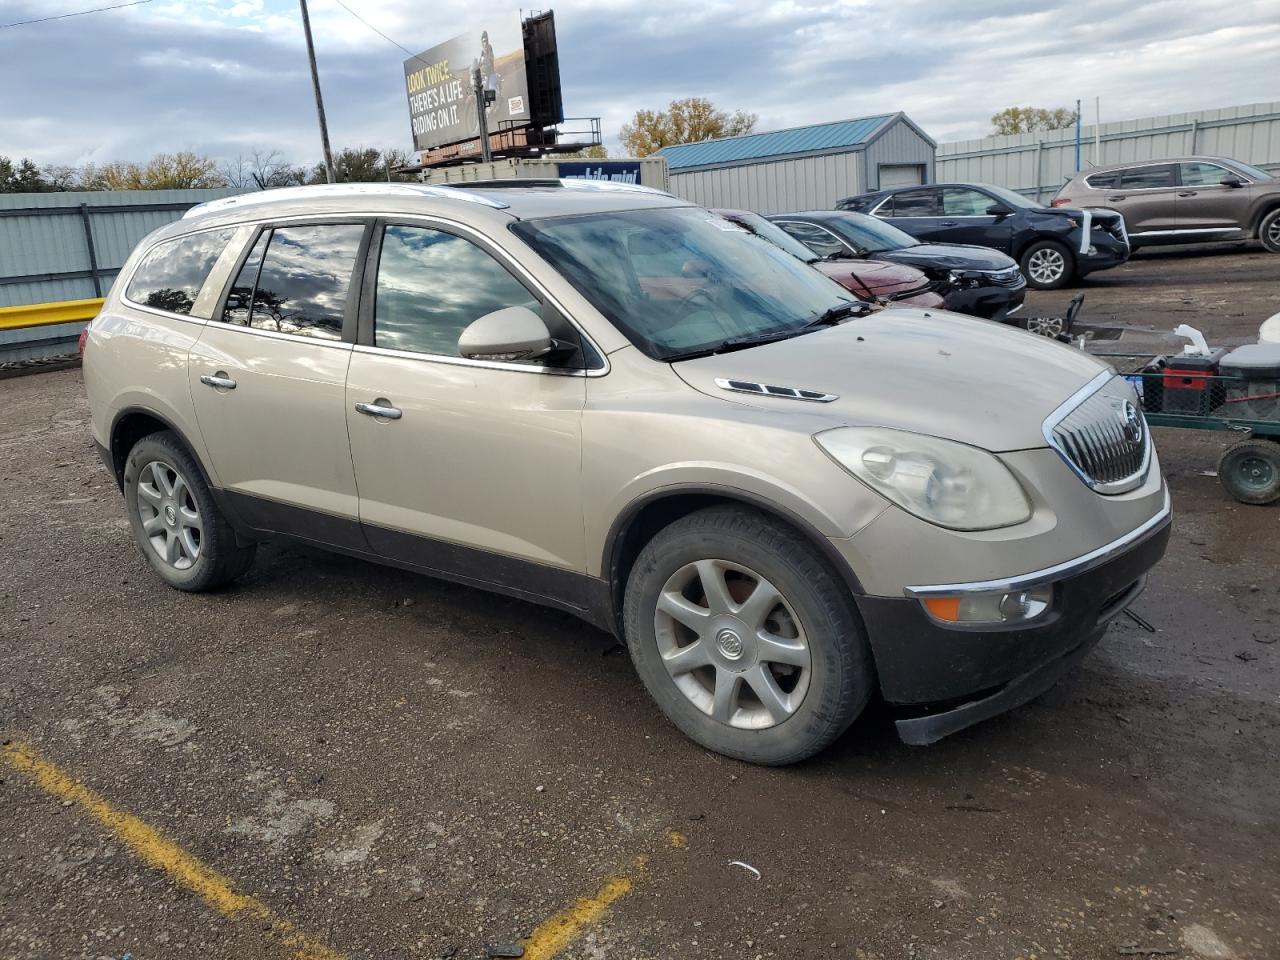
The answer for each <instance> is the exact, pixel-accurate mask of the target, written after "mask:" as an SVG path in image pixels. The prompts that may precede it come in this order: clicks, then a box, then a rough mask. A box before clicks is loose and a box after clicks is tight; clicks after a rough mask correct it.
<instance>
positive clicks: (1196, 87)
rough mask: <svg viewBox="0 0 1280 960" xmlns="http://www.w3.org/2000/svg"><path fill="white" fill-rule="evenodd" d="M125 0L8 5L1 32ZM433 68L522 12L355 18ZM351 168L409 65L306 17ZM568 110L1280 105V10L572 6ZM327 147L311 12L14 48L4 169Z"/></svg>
mask: <svg viewBox="0 0 1280 960" xmlns="http://www.w3.org/2000/svg"><path fill="white" fill-rule="evenodd" d="M118 2H121V0H0V24H8V23H11V22H13V21H18V20H25V19H28V18H34V17H43V16H51V15H55V14H60V13H70V12H73V11H76V10H83V9H86V8H88V7H94V6H104V5H107V4H111V3H118ZM345 2H346V3H347V5H348V6H349V7H351V8H352V9H353V10H355V11H357V12H358V13H359V14H360V15H361V16H362V17H364V18H365V19H366V20H368V21H369V22H371V23H372V24H374V25H375V26H376V27H378V28H379V29H380V30H382V31H383V32H384V33H386V34H387V35H389V36H390V37H392V38H394V39H395V40H396V41H398V42H399V43H401V44H403V45H404V46H406V47H408V48H409V49H411V50H414V51H415V52H416V51H419V50H424V49H426V48H427V47H429V46H431V45H433V44H435V43H438V42H440V41H442V40H445V39H447V38H448V37H450V36H452V35H453V34H456V33H460V32H461V31H462V29H463V28H464V27H465V26H466V25H468V24H471V23H477V22H479V23H481V24H483V23H484V22H485V20H486V18H488V17H495V18H497V17H503V16H506V17H511V16H513V15H514V13H515V9H516V8H515V7H513V6H512V5H511V4H510V3H506V2H494V0H433V2H426V0H345ZM310 5H311V15H312V20H313V28H314V30H315V33H316V44H317V49H318V58H319V62H320V70H321V82H322V84H323V87H324V96H325V102H326V107H327V108H328V113H329V128H330V134H331V137H332V139H333V142H334V145H335V147H340V146H354V145H371V146H380V147H401V148H408V147H409V146H410V137H409V124H408V109H407V106H406V103H405V93H404V88H403V79H404V78H403V70H402V66H401V63H402V61H403V60H404V55H403V54H402V53H401V52H400V51H399V50H397V49H396V48H395V47H394V46H392V45H391V44H390V43H388V42H387V41H386V40H384V39H383V38H381V37H379V36H378V35H377V34H376V33H374V32H372V31H371V30H370V29H369V28H367V27H366V26H364V25H363V24H362V23H360V22H359V21H358V20H356V19H355V18H353V17H352V16H351V14H349V13H348V12H347V11H345V10H344V9H343V8H342V7H341V6H340V5H339V4H338V3H336V2H335V0H310ZM553 8H554V9H555V12H556V23H557V33H558V37H559V41H560V63H561V76H562V78H563V83H564V94H565V96H564V99H565V109H566V112H567V113H568V114H569V115H570V116H601V117H602V118H603V122H604V129H605V132H606V142H608V141H614V143H615V145H616V136H617V130H618V127H619V126H620V125H621V124H622V123H623V122H624V121H625V120H626V119H628V118H629V117H630V116H631V115H632V114H633V113H634V112H635V110H637V109H639V108H645V107H660V106H663V105H665V104H666V103H667V102H669V101H670V100H672V99H674V98H677V97H685V96H691V95H700V96H706V97H709V98H711V99H712V100H713V101H715V103H716V104H718V105H719V106H721V107H723V108H726V109H729V110H735V109H745V110H749V111H752V112H754V113H757V114H759V117H760V123H759V127H758V129H762V130H768V129H776V128H779V127H786V126H794V125H797V124H802V123H812V122H817V121H823V120H833V119H841V118H846V117H855V116H865V115H868V114H875V113H883V112H889V111H894V110H905V111H906V112H907V114H908V115H910V116H911V117H912V118H913V119H914V120H916V121H917V122H918V123H919V124H920V125H921V126H923V127H924V129H925V130H926V131H928V132H929V133H930V134H932V135H933V137H934V138H935V139H937V140H954V139H959V138H964V137H976V136H982V135H984V134H986V133H987V132H988V118H989V117H990V115H991V114H992V113H993V112H995V111H996V110H998V109H1000V108H1002V107H1005V106H1008V105H1011V104H1031V105H1037V106H1066V105H1070V104H1073V103H1074V101H1075V100H1076V98H1077V97H1078V98H1081V99H1082V100H1084V101H1085V104H1086V109H1085V118H1086V121H1088V120H1091V119H1092V116H1093V98H1094V97H1095V96H1100V97H1101V98H1102V118H1103V120H1104V121H1106V120H1119V119H1124V118H1129V117H1141V116H1147V115H1151V114H1161V113H1175V112H1179V111H1185V110H1195V109H1201V108H1207V107H1220V106H1231V105H1235V104H1242V103H1253V102H1258V101H1269V100H1280V0H1241V2H1233V3H1226V2H1224V0H1160V2H1150V3H1142V2H1139V3H1132V4H1120V3H1116V2H1114V0H1074V2H1067V0H971V2H969V3H965V4H960V3H955V2H954V0H692V2H691V0H589V2H581V0H560V2H557V3H555V4H554V7H553ZM255 148H268V149H269V148H277V149H280V150H281V151H282V152H283V153H285V154H286V155H288V156H289V157H290V158H292V159H293V160H294V161H296V162H308V163H310V162H314V160H315V159H317V158H318V154H319V145H318V137H317V135H316V132H315V112H314V107H313V104H312V100H311V91H310V84H309V79H308V75H307V69H306V57H305V53H304V50H303V46H302V39H301V26H300V19H299V16H298V6H297V3H296V2H295V0H150V2H148V3H146V4H143V5H141V6H136V7H130V8H127V9H121V10H115V11H111V12H106V13H97V14H92V15H89V16H82V17H75V18H72V19H66V20H59V21H54V22H51V23H43V24H36V25H30V26H17V27H10V28H0V155H9V156H15V157H18V156H30V157H31V158H33V159H35V160H37V161H38V162H41V163H74V164H79V163H84V162H87V161H94V162H104V161H108V160H116V159H142V158H145V157H147V156H149V155H150V154H152V153H154V152H156V151H159V150H169V151H172V150H179V149H191V150H196V151H200V152H203V153H208V154H210V155H212V156H215V157H217V158H220V159H228V158H231V157H234V156H235V155H236V154H238V153H241V152H246V153H247V152H248V151H251V150H253V149H255Z"/></svg>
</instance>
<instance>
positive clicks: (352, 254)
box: [222, 223, 364, 340]
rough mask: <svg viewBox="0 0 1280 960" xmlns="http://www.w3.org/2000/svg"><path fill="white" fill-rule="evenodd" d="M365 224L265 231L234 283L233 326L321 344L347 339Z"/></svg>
mask: <svg viewBox="0 0 1280 960" xmlns="http://www.w3.org/2000/svg"><path fill="white" fill-rule="evenodd" d="M363 236H364V226H363V225H361V224H358V223H340V224H327V223H326V224H312V225H307V226H299V227H279V228H277V229H275V230H272V231H271V232H270V236H268V235H267V234H266V233H264V234H263V235H262V236H260V237H259V238H258V241H257V243H255V244H254V246H253V249H252V250H251V251H250V253H249V256H248V258H247V259H246V260H245V262H244V266H243V267H241V268H240V274H239V276H237V277H236V280H235V283H234V284H232V287H231V293H230V295H229V296H228V297H227V303H226V307H225V309H224V310H223V313H222V319H223V320H225V321H227V322H228V323H235V324H239V325H241V326H247V327H252V328H253V329H255V330H271V331H274V332H276V333H289V334H293V335H294V336H300V337H312V338H314V339H317V340H341V339H342V322H343V317H344V315H345V314H346V309H347V296H348V294H349V293H350V290H351V274H352V271H353V270H354V269H355V265H356V257H357V255H358V254H359V251H360V240H361V238H362V237H363Z"/></svg>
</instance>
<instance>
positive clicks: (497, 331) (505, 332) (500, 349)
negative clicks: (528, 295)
mask: <svg viewBox="0 0 1280 960" xmlns="http://www.w3.org/2000/svg"><path fill="white" fill-rule="evenodd" d="M558 346H559V344H558V343H557V342H556V341H555V340H554V339H552V337H551V331H550V330H548V329H547V325H546V324H545V323H544V322H543V320H542V318H541V317H540V316H538V315H537V314H536V313H534V312H533V311H532V310H530V309H529V308H528V307H503V308H502V309H501V310H495V311H493V313H486V314H485V315H484V316H483V317H480V318H479V319H478V320H473V321H472V322H471V323H470V324H469V325H468V326H467V328H466V329H465V330H463V331H462V334H461V336H459V337H458V353H460V354H462V356H464V357H466V358H467V359H469V360H503V361H507V362H510V361H513V360H533V359H535V358H537V357H545V356H546V355H547V354H549V353H551V352H552V351H553V350H555V349H556V348H557V347H558Z"/></svg>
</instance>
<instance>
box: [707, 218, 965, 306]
mask: <svg viewBox="0 0 1280 960" xmlns="http://www.w3.org/2000/svg"><path fill="white" fill-rule="evenodd" d="M712 213H718V214H720V216H722V217H724V218H725V219H726V220H728V221H729V222H730V223H736V224H737V225H738V226H740V227H742V229H744V230H747V231H750V232H751V233H754V234H755V235H756V236H757V237H761V238H762V239H765V240H768V241H769V242H770V243H772V244H775V245H776V246H779V247H781V248H782V249H783V250H785V251H787V253H789V254H791V255H792V256H794V257H797V258H799V259H801V260H803V261H804V262H805V263H807V264H809V265H810V266H811V267H813V268H815V269H817V270H821V271H822V272H823V273H825V274H826V275H827V276H828V277H830V278H831V279H832V280H834V281H836V282H837V283H838V284H840V285H841V286H842V287H844V288H845V289H846V290H849V291H851V292H852V293H853V294H854V296H856V297H858V299H860V300H866V301H868V302H870V303H886V304H893V303H909V304H911V305H912V306H916V307H933V308H936V309H941V308H942V297H941V296H940V295H939V294H937V293H934V292H933V290H932V289H931V286H932V284H931V281H930V280H929V278H928V277H926V276H925V275H924V273H923V272H921V271H919V270H917V269H916V268H915V267H907V266H902V265H901V264H896V263H884V262H883V261H880V260H823V259H822V258H820V257H817V256H815V255H814V253H813V251H812V250H810V249H809V248H808V247H806V246H805V245H804V244H803V243H801V242H800V241H799V240H797V239H796V238H795V237H793V236H791V234H789V233H787V232H786V231H785V230H783V229H782V228H781V227H780V226H778V225H777V224H776V223H772V222H770V221H768V220H766V219H765V218H764V217H762V216H760V214H758V213H752V212H751V211H749V210H713V211H712Z"/></svg>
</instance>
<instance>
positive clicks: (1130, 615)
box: [1124, 607, 1156, 633]
mask: <svg viewBox="0 0 1280 960" xmlns="http://www.w3.org/2000/svg"><path fill="white" fill-rule="evenodd" d="M1124 615H1125V616H1126V617H1128V618H1129V619H1130V620H1132V621H1133V622H1134V623H1136V624H1137V625H1138V626H1140V627H1141V628H1142V629H1143V630H1145V631H1147V633H1155V632H1156V628H1155V627H1154V626H1152V625H1151V623H1150V622H1149V621H1147V620H1144V619H1143V618H1142V617H1140V616H1138V615H1137V614H1136V613H1134V612H1133V610H1132V609H1131V608H1129V607H1125V608H1124Z"/></svg>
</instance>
